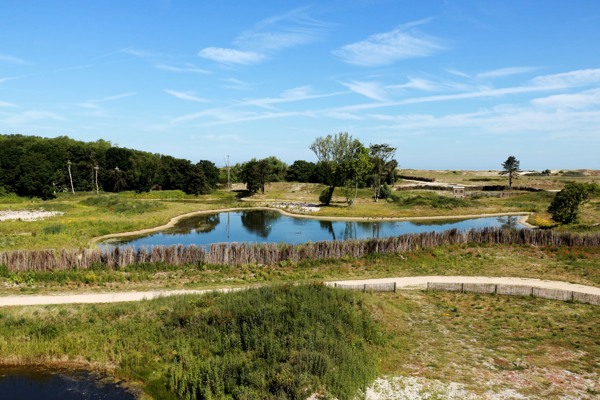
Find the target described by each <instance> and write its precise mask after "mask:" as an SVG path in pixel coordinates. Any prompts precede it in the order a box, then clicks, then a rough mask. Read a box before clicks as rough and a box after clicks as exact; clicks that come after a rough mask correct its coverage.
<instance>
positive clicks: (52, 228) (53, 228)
mask: <svg viewBox="0 0 600 400" xmlns="http://www.w3.org/2000/svg"><path fill="white" fill-rule="evenodd" d="M64 229H65V226H64V225H63V224H52V225H48V226H45V227H44V228H43V229H42V233H43V234H44V235H58V234H59V233H61V232H62V231H63V230H64Z"/></svg>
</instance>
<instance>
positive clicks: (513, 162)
mask: <svg viewBox="0 0 600 400" xmlns="http://www.w3.org/2000/svg"><path fill="white" fill-rule="evenodd" d="M519 164H520V162H519V160H517V159H516V158H515V156H509V157H508V158H507V159H506V161H504V162H503V163H502V171H501V172H500V174H502V175H506V174H508V187H509V189H512V181H513V178H514V176H515V174H516V173H518V172H521V170H520V169H519Z"/></svg>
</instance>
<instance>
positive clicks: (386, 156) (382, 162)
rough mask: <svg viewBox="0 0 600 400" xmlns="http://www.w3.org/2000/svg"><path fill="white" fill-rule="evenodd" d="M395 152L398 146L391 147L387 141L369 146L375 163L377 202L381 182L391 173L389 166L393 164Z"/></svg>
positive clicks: (374, 176)
mask: <svg viewBox="0 0 600 400" xmlns="http://www.w3.org/2000/svg"><path fill="white" fill-rule="evenodd" d="M395 153H396V148H395V147H391V146H390V145H389V144H387V143H383V144H372V145H371V146H369V156H370V157H371V164H372V165H373V178H374V180H373V192H374V193H373V194H374V197H375V202H377V201H378V200H379V194H380V192H381V183H382V181H385V178H386V177H387V176H388V175H389V173H390V171H389V170H388V168H389V167H390V166H391V165H393V164H390V161H391V160H392V158H394V154H395ZM396 164H397V163H396Z"/></svg>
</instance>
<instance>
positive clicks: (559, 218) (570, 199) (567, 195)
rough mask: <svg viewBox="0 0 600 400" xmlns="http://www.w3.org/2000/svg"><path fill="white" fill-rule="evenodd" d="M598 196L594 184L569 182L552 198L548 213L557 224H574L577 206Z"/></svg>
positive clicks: (577, 217)
mask: <svg viewBox="0 0 600 400" xmlns="http://www.w3.org/2000/svg"><path fill="white" fill-rule="evenodd" d="M599 194H600V186H598V185H597V184H596V183H575V182H570V183H567V184H566V185H565V187H564V188H563V189H562V190H561V191H560V192H558V193H557V194H556V196H554V199H553V200H552V203H550V207H548V212H549V213H550V215H551V216H552V219H553V220H554V221H556V222H558V223H559V224H571V223H575V222H577V221H578V219H579V206H581V205H582V204H585V203H586V202H588V201H589V200H590V198H591V197H592V196H594V195H599Z"/></svg>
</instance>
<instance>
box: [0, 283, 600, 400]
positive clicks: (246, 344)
mask: <svg viewBox="0 0 600 400" xmlns="http://www.w3.org/2000/svg"><path fill="white" fill-rule="evenodd" d="M1 315H2V317H1V318H0V354H2V355H3V357H4V361H10V362H12V363H15V362H21V363H39V362H42V363H43V362H48V361H54V362H56V361H58V362H63V363H77V364H79V365H81V364H84V365H85V364H87V365H93V366H94V367H95V368H97V369H98V368H100V369H101V368H105V369H108V370H112V371H113V373H114V374H115V375H117V376H120V377H121V378H126V379H128V380H134V381H139V382H141V383H142V384H143V386H144V388H145V390H146V392H147V393H148V394H150V395H151V396H152V397H154V398H157V399H158V398H160V399H176V398H186V397H185V396H186V394H189V393H191V392H193V391H195V393H197V396H198V398H208V396H215V397H217V398H219V397H222V396H231V397H232V398H291V399H304V398H306V397H307V396H308V395H310V394H312V393H320V394H322V395H331V396H336V397H337V398H339V399H350V398H352V396H353V394H354V393H356V390H360V388H361V387H364V386H365V385H368V384H369V383H370V382H372V380H373V379H374V378H375V376H377V375H379V376H405V377H407V376H411V377H419V378H426V379H428V380H432V381H435V382H442V383H443V384H445V385H449V384H456V383H459V384H461V385H464V387H465V388H466V389H467V390H468V392H469V393H472V394H475V395H479V396H491V397H493V395H498V396H500V397H501V396H502V395H504V396H505V397H506V396H507V395H508V394H510V395H511V396H512V397H514V398H520V397H522V398H531V399H542V398H543V399H553V398H560V396H571V397H573V398H582V399H585V398H590V399H591V398H593V397H594V396H596V395H597V394H598V393H600V387H599V384H598V382H600V376H599V371H600V369H599V368H598V360H599V359H600V342H598V330H597V327H598V324H600V307H597V306H591V305H585V304H577V303H571V302H560V301H548V300H541V299H531V298H520V297H509V296H494V295H474V294H457V293H446V292H423V291H401V292H398V293H374V294H369V293H367V294H363V293H353V292H348V291H338V290H335V289H331V288H325V287H322V286H315V285H309V286H301V287H295V286H285V287H278V288H269V289H266V288H265V289H259V290H250V291H244V292H237V293H230V294H208V295H202V296H185V297H174V298H163V299H159V300H152V301H145V302H141V303H137V304H129V303H124V304H106V305H79V306H77V305H74V306H73V305H72V306H35V307H11V308H6V309H3V312H2V314H1ZM482 316H485V317H483V318H482ZM7 338H11V340H8V339H7ZM440 396H441V397H439V398H443V396H442V395H440Z"/></svg>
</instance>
